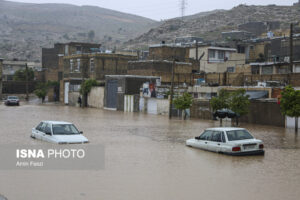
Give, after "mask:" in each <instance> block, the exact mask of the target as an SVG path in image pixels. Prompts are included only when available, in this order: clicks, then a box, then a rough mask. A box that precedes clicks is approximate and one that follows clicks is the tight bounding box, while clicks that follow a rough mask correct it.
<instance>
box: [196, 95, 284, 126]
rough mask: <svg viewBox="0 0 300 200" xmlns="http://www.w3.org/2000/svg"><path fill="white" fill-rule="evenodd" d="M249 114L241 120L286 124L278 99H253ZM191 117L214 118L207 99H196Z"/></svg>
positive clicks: (255, 122)
mask: <svg viewBox="0 0 300 200" xmlns="http://www.w3.org/2000/svg"><path fill="white" fill-rule="evenodd" d="M249 111H250V112H249V114H248V115H246V116H243V117H241V119H240V122H244V123H250V124H260V125H269V126H280V127H284V126H285V117H284V116H283V115H282V114H281V112H280V106H279V105H278V104H277V102H276V101H263V100H255V101H251V103H250V108H249ZM191 117H192V118H199V119H206V120H210V119H212V109H211V108H210V103H209V101H207V100H194V102H193V104H192V107H191Z"/></svg>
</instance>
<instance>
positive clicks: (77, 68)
mask: <svg viewBox="0 0 300 200" xmlns="http://www.w3.org/2000/svg"><path fill="white" fill-rule="evenodd" d="M75 72H80V59H79V58H78V59H77V65H76V69H75Z"/></svg>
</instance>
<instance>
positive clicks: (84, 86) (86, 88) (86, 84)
mask: <svg viewBox="0 0 300 200" xmlns="http://www.w3.org/2000/svg"><path fill="white" fill-rule="evenodd" d="M97 85H98V82H97V81H96V80H95V79H88V80H85V81H83V82H82V83H81V87H80V94H82V95H87V94H88V93H89V92H90V91H91V89H92V87H94V86H97Z"/></svg>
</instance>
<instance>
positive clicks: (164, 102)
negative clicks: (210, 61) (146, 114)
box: [156, 99, 170, 115]
mask: <svg viewBox="0 0 300 200" xmlns="http://www.w3.org/2000/svg"><path fill="white" fill-rule="evenodd" d="M156 101H157V114H158V115H169V108H170V101H169V99H156Z"/></svg>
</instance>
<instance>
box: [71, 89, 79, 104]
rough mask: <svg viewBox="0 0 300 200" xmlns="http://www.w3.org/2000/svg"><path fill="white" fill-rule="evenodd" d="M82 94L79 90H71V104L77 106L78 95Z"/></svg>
mask: <svg viewBox="0 0 300 200" xmlns="http://www.w3.org/2000/svg"><path fill="white" fill-rule="evenodd" d="M79 96H80V94H79V92H69V106H77V105H78V103H77V101H78V97H79Z"/></svg>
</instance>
